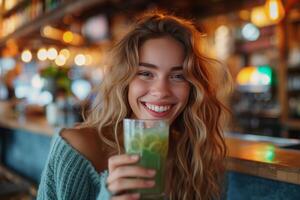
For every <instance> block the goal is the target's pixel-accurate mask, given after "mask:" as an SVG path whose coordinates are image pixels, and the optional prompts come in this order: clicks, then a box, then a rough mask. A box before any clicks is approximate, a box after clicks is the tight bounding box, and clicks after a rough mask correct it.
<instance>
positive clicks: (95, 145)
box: [60, 127, 108, 172]
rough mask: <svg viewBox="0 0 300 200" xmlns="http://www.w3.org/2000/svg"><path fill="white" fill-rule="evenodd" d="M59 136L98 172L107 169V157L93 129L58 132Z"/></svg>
mask: <svg viewBox="0 0 300 200" xmlns="http://www.w3.org/2000/svg"><path fill="white" fill-rule="evenodd" d="M60 136H61V137H62V138H63V139H64V140H65V141H66V142H67V143H68V144H69V145H71V146H72V147H73V148H74V149H75V150H77V151H78V152H79V153H80V154H82V155H83V156H84V157H85V158H86V159H88V160H89V161H90V162H91V163H92V165H93V166H94V168H95V169H96V170H97V171H98V172H100V171H103V170H105V169H107V159H108V156H107V154H106V153H105V152H104V150H103V149H104V148H103V143H102V142H101V140H100V138H99V136H98V132H97V130H96V129H94V128H78V127H74V128H68V129H63V130H62V131H61V132H60Z"/></svg>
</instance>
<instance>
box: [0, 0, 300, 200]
mask: <svg viewBox="0 0 300 200" xmlns="http://www.w3.org/2000/svg"><path fill="white" fill-rule="evenodd" d="M153 8H163V9H165V10H169V11H172V12H174V13H176V14H178V15H180V16H183V17H187V18H192V19H194V20H195V21H197V23H198V24H199V29H200V30H202V31H203V33H204V34H203V38H204V43H203V44H199V45H201V47H202V48H203V49H204V51H205V52H206V53H208V54H209V55H210V56H212V57H214V58H217V59H218V60H220V61H221V62H222V63H223V64H224V65H225V66H227V67H228V68H229V70H230V72H231V74H232V77H233V80H234V92H233V94H232V96H231V97H230V99H229V100H228V101H227V102H228V105H229V106H230V108H231V110H232V120H231V121H230V126H229V128H228V132H229V133H230V134H232V133H241V134H245V135H248V134H254V135H260V136H272V137H278V138H286V139H292V138H294V139H299V138H300V1H298V0H282V1H281V0H205V1H202V0H189V1H188V0H185V1H184V0H153V1H151V0H127V1H122V0H1V1H0V130H1V133H0V145H1V146H0V158H1V165H0V169H1V170H0V171H2V172H1V173H0V188H1V186H2V188H6V189H0V197H1V194H3V195H6V196H10V198H11V199H13V198H15V199H26V198H28V199H30V198H32V197H34V196H35V194H36V186H37V184H38V182H39V178H40V175H41V170H42V168H43V166H44V164H45V161H46V155H47V154H48V151H49V146H50V140H49V138H50V136H51V135H53V134H54V132H55V130H56V128H57V127H62V126H64V127H70V126H72V125H74V123H76V122H79V121H81V120H82V118H81V110H82V107H83V106H84V107H88V105H90V103H91V102H92V100H93V98H94V96H95V93H94V92H93V88H95V86H97V85H98V84H99V83H100V82H101V79H102V77H103V76H104V75H105V58H106V52H107V51H108V50H109V49H110V47H111V46H112V44H113V43H114V42H115V41H117V40H118V38H120V37H122V35H124V34H125V33H126V31H127V30H129V27H130V24H131V22H132V19H134V17H135V16H137V15H138V14H140V13H142V12H144V11H145V10H149V9H153ZM21 153H23V154H21ZM28 155H30V156H28ZM25 156H26V159H25ZM32 163H35V164H32ZM1 174H2V175H1ZM299 177H300V176H299ZM299 180H300V178H299ZM299 182H300V181H299ZM1 183H2V185H1ZM28 188H29V189H28ZM24 194H25V195H24ZM20 195H23V196H22V197H21V196H20ZM0 199H1V198H0Z"/></svg>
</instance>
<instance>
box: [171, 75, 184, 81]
mask: <svg viewBox="0 0 300 200" xmlns="http://www.w3.org/2000/svg"><path fill="white" fill-rule="evenodd" d="M171 79H173V80H176V81H184V80H185V78H184V75H183V74H173V75H171Z"/></svg>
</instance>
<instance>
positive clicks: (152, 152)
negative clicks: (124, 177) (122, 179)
mask: <svg viewBox="0 0 300 200" xmlns="http://www.w3.org/2000/svg"><path fill="white" fill-rule="evenodd" d="M124 130H125V129H124ZM125 132H126V130H125ZM124 135H125V149H126V152H127V153H129V154H138V155H140V161H139V163H138V164H139V165H140V166H143V167H145V168H150V169H155V170H156V175H155V186H154V187H153V188H150V189H141V190H138V192H140V193H141V194H142V197H143V198H145V197H151V196H153V197H157V196H159V195H162V194H163V193H164V186H165V176H164V175H165V164H166V159H167V153H168V136H169V128H168V127H154V128H153V127H152V128H143V129H139V128H136V129H135V130H134V131H131V133H130V134H124ZM155 199H157V198H155Z"/></svg>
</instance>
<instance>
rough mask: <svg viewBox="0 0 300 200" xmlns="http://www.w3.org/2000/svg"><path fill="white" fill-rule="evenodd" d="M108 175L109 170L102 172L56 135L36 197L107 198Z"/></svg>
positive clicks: (39, 199) (63, 199)
mask: <svg viewBox="0 0 300 200" xmlns="http://www.w3.org/2000/svg"><path fill="white" fill-rule="evenodd" d="M106 178H107V171H105V172H103V173H101V174H99V173H98V172H97V171H96V170H95V168H94V167H93V166H92V163H91V162H90V161H89V160H87V159H86V158H85V157H84V156H83V155H81V154H80V153H79V152H78V151H76V150H75V149H74V148H73V147H72V146H70V145H69V144H68V143H67V142H66V141H65V140H64V139H63V138H62V137H61V136H60V135H59V134H56V135H55V136H54V138H53V144H52V147H51V150H50V153H49V156H48V159H47V162H46V167H45V168H44V171H43V173H42V178H41V182H40V185H39V189H38V194H37V200H69V199H72V200H73V199H76V200H96V199H97V200H100V199H101V200H108V199H109V193H108V191H107V189H106V187H105V181H106Z"/></svg>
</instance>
